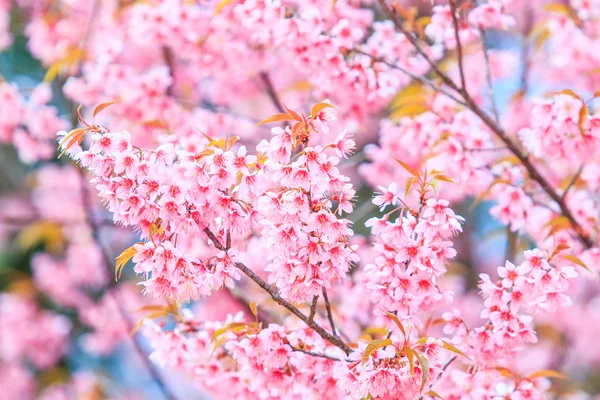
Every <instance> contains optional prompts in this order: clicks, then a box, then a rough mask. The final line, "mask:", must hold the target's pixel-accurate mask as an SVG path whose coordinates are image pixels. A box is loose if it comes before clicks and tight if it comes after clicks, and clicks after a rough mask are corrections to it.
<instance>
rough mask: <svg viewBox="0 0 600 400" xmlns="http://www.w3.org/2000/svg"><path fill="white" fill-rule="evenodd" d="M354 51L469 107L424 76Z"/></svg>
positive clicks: (356, 50)
mask: <svg viewBox="0 0 600 400" xmlns="http://www.w3.org/2000/svg"><path fill="white" fill-rule="evenodd" d="M353 51H354V52H355V53H357V54H362V55H364V56H368V57H371V59H372V60H373V61H376V62H379V63H382V64H385V65H387V66H388V67H390V68H392V69H397V70H398V71H401V72H403V73H404V74H406V75H408V76H410V77H411V78H412V79H413V80H415V81H418V82H421V83H422V84H424V85H426V86H429V87H430V88H432V89H433V90H435V91H436V92H438V93H441V94H443V95H444V96H446V97H448V98H450V99H452V100H453V101H454V102H455V103H458V104H460V105H462V106H464V107H467V103H465V102H464V101H462V100H460V99H459V98H458V97H456V96H454V95H453V94H452V93H450V92H448V91H447V90H445V89H444V88H441V87H439V86H437V85H436V84H435V83H434V82H432V81H430V80H429V79H427V78H425V77H424V76H419V75H416V74H413V73H412V72H410V71H408V70H406V69H404V68H402V67H400V66H398V65H396V64H392V63H391V62H388V61H386V60H385V59H383V58H381V57H375V56H373V55H371V54H369V53H366V52H364V51H362V50H358V49H355V50H353Z"/></svg>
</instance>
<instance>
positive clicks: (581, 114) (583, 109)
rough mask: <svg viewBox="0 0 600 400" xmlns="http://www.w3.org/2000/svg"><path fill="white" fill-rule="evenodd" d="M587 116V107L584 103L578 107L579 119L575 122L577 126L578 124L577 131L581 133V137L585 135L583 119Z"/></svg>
mask: <svg viewBox="0 0 600 400" xmlns="http://www.w3.org/2000/svg"><path fill="white" fill-rule="evenodd" d="M587 116H588V108H587V105H586V104H585V103H583V105H582V106H581V108H580V109H579V121H578V122H577V126H579V132H580V133H581V137H585V121H586V120H587Z"/></svg>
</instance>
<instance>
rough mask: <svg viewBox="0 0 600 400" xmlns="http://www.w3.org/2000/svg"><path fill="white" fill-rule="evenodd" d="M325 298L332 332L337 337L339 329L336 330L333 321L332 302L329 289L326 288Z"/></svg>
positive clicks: (324, 291)
mask: <svg viewBox="0 0 600 400" xmlns="http://www.w3.org/2000/svg"><path fill="white" fill-rule="evenodd" d="M323 300H325V308H326V309H327V319H329V325H331V332H332V333H333V335H334V336H335V337H338V334H337V331H336V330H335V323H334V322H333V314H332V313H331V304H329V297H328V296H327V289H325V288H323Z"/></svg>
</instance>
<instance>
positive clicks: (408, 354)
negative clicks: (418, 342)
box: [404, 345, 415, 377]
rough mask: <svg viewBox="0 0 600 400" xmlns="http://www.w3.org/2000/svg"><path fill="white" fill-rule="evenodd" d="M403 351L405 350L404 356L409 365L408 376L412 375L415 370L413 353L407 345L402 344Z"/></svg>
mask: <svg viewBox="0 0 600 400" xmlns="http://www.w3.org/2000/svg"><path fill="white" fill-rule="evenodd" d="M404 351H405V352H406V358H408V365H409V366H410V376H411V377H412V375H413V373H414V372H415V353H414V351H413V349H411V348H410V346H409V345H406V346H404Z"/></svg>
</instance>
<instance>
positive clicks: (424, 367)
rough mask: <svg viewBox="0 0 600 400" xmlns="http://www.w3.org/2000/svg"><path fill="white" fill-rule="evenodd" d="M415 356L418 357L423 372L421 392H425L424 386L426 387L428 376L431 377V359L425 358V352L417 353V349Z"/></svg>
mask: <svg viewBox="0 0 600 400" xmlns="http://www.w3.org/2000/svg"><path fill="white" fill-rule="evenodd" d="M415 356H416V357H417V360H419V364H421V370H422V374H421V390H420V392H423V388H424V387H425V383H426V382H427V378H429V360H428V359H427V358H425V356H424V355H423V354H421V353H417V352H416V351H415Z"/></svg>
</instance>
